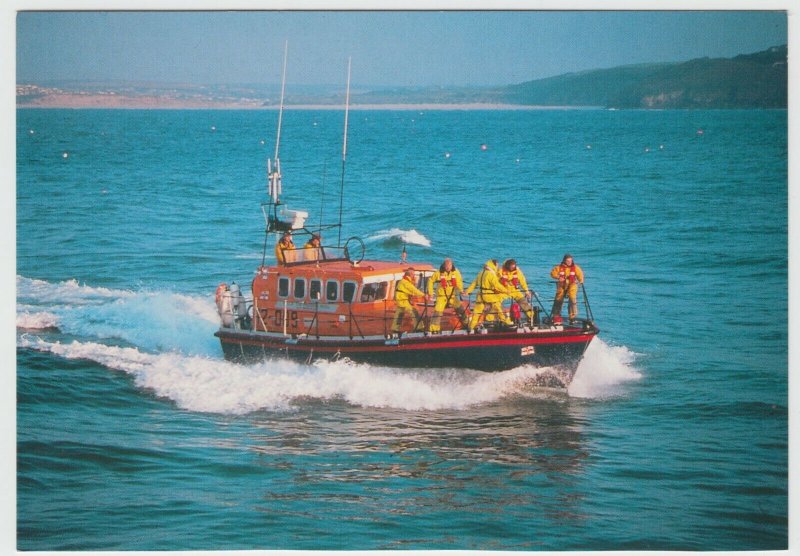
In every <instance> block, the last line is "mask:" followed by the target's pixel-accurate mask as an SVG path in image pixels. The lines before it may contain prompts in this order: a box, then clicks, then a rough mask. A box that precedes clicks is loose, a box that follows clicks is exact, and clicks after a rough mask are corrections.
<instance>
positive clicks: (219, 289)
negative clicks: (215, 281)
mask: <svg viewBox="0 0 800 556" xmlns="http://www.w3.org/2000/svg"><path fill="white" fill-rule="evenodd" d="M227 289H228V284H226V283H224V282H223V283H222V284H220V285H219V286H217V292H216V294H214V301H215V302H216V304H217V307H219V303H220V301H222V294H224V293H225V291H226V290H227Z"/></svg>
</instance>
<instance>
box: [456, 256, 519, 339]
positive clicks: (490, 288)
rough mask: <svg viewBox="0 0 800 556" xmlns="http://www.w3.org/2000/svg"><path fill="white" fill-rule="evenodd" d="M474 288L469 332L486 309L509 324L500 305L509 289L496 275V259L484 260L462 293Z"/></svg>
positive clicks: (468, 292)
mask: <svg viewBox="0 0 800 556" xmlns="http://www.w3.org/2000/svg"><path fill="white" fill-rule="evenodd" d="M475 288H478V295H477V296H476V298H475V306H474V307H473V308H472V317H471V318H470V319H469V331H470V333H472V332H473V331H474V330H475V326H477V324H478V319H480V317H481V316H482V315H483V313H484V312H486V311H487V310H488V312H489V313H490V314H492V315H494V316H495V317H497V318H498V319H499V320H500V321H501V322H503V323H504V324H507V325H511V324H512V322H511V319H509V318H508V316H507V315H506V314H505V313H504V312H503V305H502V303H503V299H504V296H505V295H509V294H510V293H511V290H510V289H509V288H507V287H506V286H504V285H503V284H501V283H500V278H499V277H498V276H497V261H495V260H489V261H486V264H485V265H483V270H481V271H480V272H479V273H478V276H476V277H475V280H473V281H472V284H470V285H469V287H468V288H467V289H466V291H465V292H464V293H466V294H467V295H469V294H471V293H472V292H473V290H475Z"/></svg>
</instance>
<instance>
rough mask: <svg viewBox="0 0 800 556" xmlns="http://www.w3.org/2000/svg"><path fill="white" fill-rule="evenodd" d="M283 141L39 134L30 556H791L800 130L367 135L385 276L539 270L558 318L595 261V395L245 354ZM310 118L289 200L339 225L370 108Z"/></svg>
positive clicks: (249, 133)
mask: <svg viewBox="0 0 800 556" xmlns="http://www.w3.org/2000/svg"><path fill="white" fill-rule="evenodd" d="M276 120H277V115H276V114H275V113H274V112H268V111H266V112H237V111H135V110H131V111H92V110H79V111H70V110H65V111H61V110H38V111H37V110H19V111H18V112H17V180H18V181H17V279H16V288H17V450H18V459H17V512H18V515H17V535H18V539H17V545H18V548H20V549H23V550H161V549H171V550H180V549H201V548H204V549H252V548H271V549H280V548H283V549H381V548H384V549H385V548H404V549H496V550H541V549H546V550H576V549H582V550H610V549H619V550H625V549H648V550H662V549H673V550H676V549H686V550H711V549H727V550H736V549H742V550H744V549H779V548H784V547H785V546H786V543H787V524H788V517H787V513H788V500H787V488H788V480H787V472H788V471H787V470H788V462H787V449H788V437H787V428H788V427H787V420H788V400H787V321H788V307H787V270H786V267H787V196H788V195H787V193H788V192H787V113H786V112H785V111H752V112H746V111H708V112H704V111H695V112H682V111H669V112H638V111H618V112H610V111H532V112H502V111H497V112H493V111H488V112H481V111H474V112H458V111H456V112H431V111H429V112H424V113H423V112H413V111H396V112H391V111H386V112H379V111H376V112H371V111H368V112H361V111H353V112H352V113H351V120H350V137H349V141H348V163H347V170H346V181H345V183H346V193H347V194H346V198H345V214H346V219H345V229H344V234H345V237H349V236H350V235H358V236H360V237H362V238H363V239H364V240H365V242H366V244H367V248H368V255H369V256H372V257H381V258H383V257H392V258H394V257H397V256H399V252H400V250H401V249H402V245H403V243H404V242H406V243H408V249H409V257H410V259H411V260H412V261H413V260H426V261H430V262H439V260H440V259H441V258H442V257H444V256H453V257H454V258H455V260H456V264H457V265H458V266H459V267H460V268H461V269H462V271H463V272H464V274H465V277H466V278H467V279H471V277H472V275H473V274H474V273H475V272H477V270H478V269H479V267H480V264H481V263H482V261H483V260H485V258H487V257H488V256H494V257H497V258H500V259H503V258H506V257H515V258H516V259H517V260H518V262H519V264H520V267H521V268H522V269H523V270H525V272H526V275H527V277H528V282H529V283H530V284H531V285H532V286H533V287H534V288H535V289H536V290H537V291H538V292H539V293H540V294H541V295H542V296H543V297H545V298H547V299H551V298H552V291H551V287H552V286H551V284H550V283H549V281H548V279H547V272H548V270H549V268H550V266H552V265H553V264H555V263H557V262H558V261H559V260H560V258H561V256H562V255H563V254H564V252H565V251H570V252H571V253H572V254H573V255H574V256H575V259H576V261H577V262H578V263H579V264H581V265H582V267H583V268H584V271H585V272H586V277H587V291H588V293H589V296H590V300H591V303H592V309H593V312H594V315H595V318H596V320H597V323H598V324H599V326H600V328H601V329H602V333H601V336H600V337H599V338H598V339H597V340H596V341H595V342H594V343H593V344H592V345H591V346H590V348H589V350H588V352H587V354H586V357H585V359H584V361H583V363H582V364H581V366H580V368H579V370H578V374H577V375H576V378H575V381H574V383H573V384H572V385H571V387H570V389H569V391H568V393H553V392H549V391H543V390H537V389H535V388H531V387H530V383H531V377H533V376H534V375H535V373H536V372H537V371H536V370H535V369H530V368H524V367H522V368H518V369H514V370H512V371H508V372H504V373H496V374H484V373H477V372H470V371H466V372H465V371H456V370H452V369H450V370H435V369H412V370H400V369H389V368H378V367H371V366H368V365H350V364H347V363H345V362H338V363H325V362H319V363H316V364H314V365H310V366H304V365H299V364H296V363H290V362H272V363H263V364H259V365H253V366H239V365H234V364H230V363H227V362H225V361H224V360H222V358H221V350H220V348H219V345H218V344H217V342H216V339H215V338H214V337H213V335H212V334H213V332H214V330H215V329H216V327H217V321H216V314H215V311H214V306H213V290H214V288H215V286H216V284H217V283H219V282H221V281H230V280H231V279H237V280H238V281H239V282H240V283H248V282H249V280H250V278H251V277H252V273H253V269H254V268H255V266H256V265H257V264H258V262H259V261H260V257H261V252H262V248H263V243H262V241H263V235H262V231H263V219H262V216H261V213H260V211H259V207H258V203H259V202H260V201H261V200H263V198H264V196H265V192H264V181H265V179H264V174H265V159H266V157H267V156H269V155H271V154H272V149H273V146H272V145H273V143H272V142H273V138H274V132H275V124H276ZM284 124H285V126H284V130H283V135H282V150H281V159H282V165H283V171H284V179H285V183H284V185H285V188H286V190H287V191H288V192H290V194H289V195H288V196H287V199H288V201H289V203H290V205H294V206H295V207H296V208H305V209H307V210H309V212H311V213H312V218H311V219H312V221H313V220H314V219H315V218H318V217H319V213H320V209H322V212H323V216H324V220H325V221H330V220H331V217H335V215H336V214H337V212H338V205H337V202H338V201H337V196H338V186H339V183H340V176H341V174H340V170H341V162H340V156H341V155H340V153H341V151H340V149H341V129H342V124H343V117H342V114H339V113H336V112H312V111H291V112H288V113H286V114H285V115H284ZM699 130H702V133H698V131H699ZM262 141H263V143H262ZM481 145H486V147H487V148H486V149H485V150H481ZM448 154H449V156H448ZM65 155H66V156H65ZM269 251H270V250H268V253H269Z"/></svg>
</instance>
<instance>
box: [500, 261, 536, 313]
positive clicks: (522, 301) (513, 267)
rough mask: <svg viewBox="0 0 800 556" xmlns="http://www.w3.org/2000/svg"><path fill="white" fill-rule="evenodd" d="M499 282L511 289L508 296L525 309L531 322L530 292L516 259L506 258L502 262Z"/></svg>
mask: <svg viewBox="0 0 800 556" xmlns="http://www.w3.org/2000/svg"><path fill="white" fill-rule="evenodd" d="M500 283H501V284H503V285H504V286H506V287H507V288H509V289H510V290H511V293H510V294H508V297H510V298H511V299H512V300H514V301H516V302H517V303H518V304H519V307H520V309H522V310H523V311H525V314H526V315H527V316H528V322H531V321H532V320H533V308H532V307H531V304H530V299H531V292H530V291H529V290H528V282H526V281H525V275H524V274H523V273H522V270H521V269H520V268H519V267H518V266H517V261H515V260H514V259H508V260H507V261H506V262H504V263H503V268H502V269H501V270H500Z"/></svg>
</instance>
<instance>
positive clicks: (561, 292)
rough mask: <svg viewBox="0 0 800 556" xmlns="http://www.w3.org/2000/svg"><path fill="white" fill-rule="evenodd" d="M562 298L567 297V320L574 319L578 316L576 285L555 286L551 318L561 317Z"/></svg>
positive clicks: (575, 283)
mask: <svg viewBox="0 0 800 556" xmlns="http://www.w3.org/2000/svg"><path fill="white" fill-rule="evenodd" d="M564 296H567V297H569V318H570V319H574V318H576V317H577V316H578V283H577V282H574V283H572V284H564V285H561V284H559V285H558V286H556V299H555V301H553V310H552V314H553V316H554V317H555V316H560V315H561V305H562V304H563V303H564Z"/></svg>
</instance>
